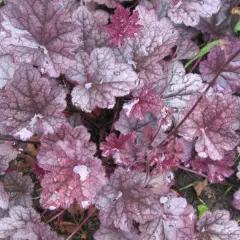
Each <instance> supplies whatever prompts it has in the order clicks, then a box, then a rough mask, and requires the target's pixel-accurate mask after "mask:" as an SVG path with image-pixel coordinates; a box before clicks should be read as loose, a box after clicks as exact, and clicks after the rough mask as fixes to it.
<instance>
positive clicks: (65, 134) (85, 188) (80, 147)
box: [38, 124, 106, 210]
mask: <svg viewBox="0 0 240 240" xmlns="http://www.w3.org/2000/svg"><path fill="white" fill-rule="evenodd" d="M89 139H90V135H89V133H88V132H87V130H86V129H85V128H84V127H82V126H80V127H76V128H74V129H73V128H71V126H70V125H68V124H67V125H63V126H62V127H61V128H58V129H57V132H56V133H55V134H49V135H47V136H44V137H43V138H42V143H43V146H42V148H41V149H40V152H39V154H38V163H39V165H40V167H42V168H43V169H45V170H47V171H49V173H46V174H45V176H44V178H43V180H42V181H41V185H42V187H43V191H42V193H41V199H40V203H41V204H42V206H43V207H44V208H48V209H50V210H54V209H56V208H58V207H63V208H68V207H70V205H71V204H72V203H74V201H75V200H76V201H77V202H78V203H79V204H80V205H81V206H82V207H83V208H87V207H88V206H89V205H91V204H92V201H93V199H94V197H95V195H96V193H97V192H98V191H99V190H100V189H101V187H102V186H103V185H104V183H105V182H106V179H105V171H104V168H103V167H102V164H101V161H100V159H97V158H94V157H93V155H94V154H95V151H96V148H95V146H94V145H93V143H90V142H89Z"/></svg>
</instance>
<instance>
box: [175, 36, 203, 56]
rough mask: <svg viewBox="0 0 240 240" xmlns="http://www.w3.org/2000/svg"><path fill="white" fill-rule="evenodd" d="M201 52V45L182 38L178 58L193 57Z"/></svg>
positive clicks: (177, 52) (178, 47)
mask: <svg viewBox="0 0 240 240" xmlns="http://www.w3.org/2000/svg"><path fill="white" fill-rule="evenodd" d="M198 52H199V47H198V46H197V45H196V43H194V42H193V41H191V40H188V39H181V40H179V42H178V45H177V50H176V58H175V59H176V60H184V59H191V58H192V57H194V56H195V55H196V54H197V53H198Z"/></svg>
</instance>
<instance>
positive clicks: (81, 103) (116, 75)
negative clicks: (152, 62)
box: [66, 48, 138, 112]
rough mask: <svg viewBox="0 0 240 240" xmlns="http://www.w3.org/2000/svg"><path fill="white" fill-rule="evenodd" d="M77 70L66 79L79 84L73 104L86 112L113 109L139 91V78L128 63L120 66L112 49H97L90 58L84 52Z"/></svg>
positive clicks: (74, 92) (71, 69) (75, 89)
mask: <svg viewBox="0 0 240 240" xmlns="http://www.w3.org/2000/svg"><path fill="white" fill-rule="evenodd" d="M77 58H78V63H77V65H76V67H74V68H70V69H69V70H68V71H67V73H66V77H67V79H68V80H71V81H74V82H78V85H77V86H76V87H75V88H74V89H73V91H72V102H73V104H74V105H75V106H77V107H80V108H81V109H82V110H83V111H86V112H91V111H92V110H94V108H95V107H100V108H113V107H114V105H115V97H121V96H124V95H127V94H129V93H130V90H131V89H133V88H135V87H136V84H137V81H138V76H137V74H136V73H135V72H134V71H133V70H132V68H131V67H130V66H129V65H127V64H125V63H116V59H115V55H114V53H113V51H112V50H111V49H110V48H95V49H94V50H93V51H92V53H91V54H90V56H88V54H86V53H83V52H80V53H79V54H78V55H77Z"/></svg>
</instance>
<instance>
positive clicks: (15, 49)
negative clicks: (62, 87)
mask: <svg viewBox="0 0 240 240" xmlns="http://www.w3.org/2000/svg"><path fill="white" fill-rule="evenodd" d="M3 17H4V21H3V22H2V25H3V27H4V28H5V29H6V30H7V31H9V32H10V36H9V37H6V38H5V39H4V40H3V41H2V42H1V45H2V48H4V49H5V50H6V51H7V53H8V54H11V55H13V56H14V59H15V60H16V61H17V62H25V63H31V64H34V65H35V66H38V67H39V68H40V69H41V71H42V72H44V73H46V72H47V73H48V74H49V75H50V76H51V77H58V76H59V75H60V73H64V72H65V70H66V69H68V68H69V66H71V65H72V64H73V63H74V60H75V56H74V55H75V54H74V50H76V48H77V43H78V41H77V40H78V31H79V30H78V26H77V25H76V24H73V23H72V22H71V19H70V18H69V16H68V15H67V14H66V11H65V9H64V5H63V2H62V1H61V0H28V1H25V0H20V1H18V2H17V3H16V1H14V0H8V1H7V4H6V5H5V6H4V12H3Z"/></svg>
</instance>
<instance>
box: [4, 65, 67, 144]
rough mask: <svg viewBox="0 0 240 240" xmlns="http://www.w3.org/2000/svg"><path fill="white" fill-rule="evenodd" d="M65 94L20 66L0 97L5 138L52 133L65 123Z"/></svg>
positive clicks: (59, 88)
mask: <svg viewBox="0 0 240 240" xmlns="http://www.w3.org/2000/svg"><path fill="white" fill-rule="evenodd" d="M65 97H66V93H65V91H64V90H63V88H62V87H61V86H57V84H56V82H55V80H54V79H49V78H46V77H41V75H40V73H39V71H38V70H37V69H36V68H33V67H31V66H29V65H24V66H21V67H20V68H19V69H18V70H17V71H16V72H15V74H14V79H13V80H12V81H10V82H9V83H8V84H7V86H6V87H5V89H4V90H3V91H2V92H1V93H0V121H3V124H4V127H5V129H6V131H7V132H8V134H12V135H14V136H16V137H20V138H21V139H22V140H27V139H29V138H30V137H31V136H32V135H33V134H43V133H44V134H46V133H49V132H53V131H54V129H55V128H56V125H57V124H58V123H62V122H65V121H66V120H65V117H64V115H63V113H62V112H63V110H64V109H65V107H66V101H65Z"/></svg>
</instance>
